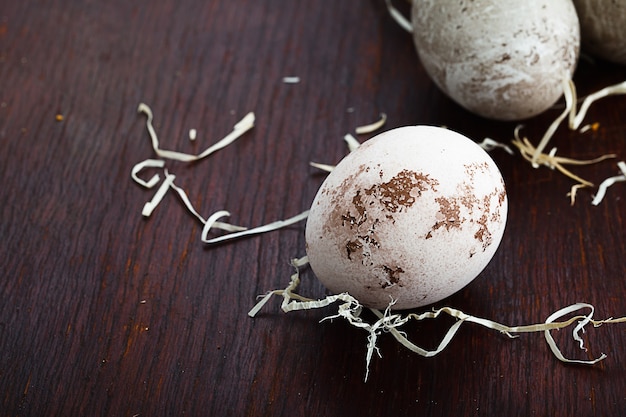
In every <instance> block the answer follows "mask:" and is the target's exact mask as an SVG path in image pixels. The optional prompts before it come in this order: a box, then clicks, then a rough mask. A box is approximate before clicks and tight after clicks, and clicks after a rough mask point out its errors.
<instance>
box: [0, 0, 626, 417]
mask: <svg viewBox="0 0 626 417" xmlns="http://www.w3.org/2000/svg"><path fill="white" fill-rule="evenodd" d="M400 6H402V5H400ZM403 10H404V11H406V8H403ZM294 76H297V77H299V79H300V82H299V83H286V82H284V80H283V77H294ZM624 79H626V70H625V68H624V67H620V66H617V65H611V64H607V63H603V62H599V61H598V62H595V63H591V62H588V61H581V64H580V66H579V69H578V71H577V74H576V76H575V81H576V83H577V85H578V88H579V93H580V94H581V95H585V94H588V93H590V92H593V91H595V90H597V89H599V88H601V87H604V86H607V85H610V84H613V83H617V82H620V81H623V80H624ZM0 83H1V84H0V144H1V153H0V155H1V156H0V175H1V178H2V186H1V187H0V201H2V206H1V210H2V212H1V219H2V220H1V221H0V235H1V236H2V241H3V243H2V245H1V246H0V259H1V262H2V274H1V276H0V297H1V298H0V414H1V415H6V416H35V415H47V416H54V415H64V416H94V415H106V416H155V415H167V416H182V415H197V416H244V415H249V416H281V415H284V416H347V415H353V416H366V415H371V416H381V415H414V416H415V415H419V416H452V415H459V416H460V415H494V416H514V415H538V416H542V415H552V416H572V415H578V416H591V415H602V416H609V415H615V416H617V415H624V412H625V411H626V375H625V373H624V368H625V367H626V350H625V349H624V346H626V327H625V326H626V325H624V324H610V325H604V326H602V327H599V328H597V329H594V328H593V327H590V328H588V329H587V332H586V333H585V341H586V346H588V347H589V350H588V351H586V352H585V351H581V350H580V349H579V348H578V346H577V345H576V344H575V343H574V342H573V340H572V339H571V329H567V330H562V331H558V332H553V334H554V337H555V338H556V339H557V341H558V342H559V345H560V346H561V348H562V350H563V352H564V353H565V354H566V355H568V356H570V357H575V358H579V359H591V358H593V357H597V356H599V355H600V354H601V353H606V354H607V355H608V357H607V359H605V360H604V361H602V362H600V363H598V364H596V365H594V366H582V365H568V364H564V363H561V362H560V361H558V360H557V359H556V358H555V357H554V356H553V355H552V353H551V352H550V350H549V348H548V346H547V344H546V342H545V339H544V335H543V334H542V333H533V334H524V335H521V336H520V337H519V338H516V339H509V338H507V337H506V336H504V335H502V334H499V333H497V332H494V331H493V330H489V329H485V328H483V327H480V326H477V325H473V324H466V325H464V326H462V328H461V330H460V331H459V333H458V334H457V336H456V337H455V339H454V340H453V341H452V342H451V343H450V345H449V346H448V347H447V349H446V350H444V351H443V352H442V353H441V354H439V355H438V356H435V357H433V358H422V357H420V356H418V355H416V354H414V353H411V352H409V351H408V350H407V349H406V348H404V347H403V346H401V345H399V344H398V343H397V342H396V341H395V340H394V339H393V337H392V336H391V335H389V334H382V335H381V337H380V340H379V344H378V347H379V348H380V354H381V355H382V357H381V358H379V357H377V356H374V358H373V360H372V364H371V368H370V375H369V379H368V381H367V382H364V376H365V354H366V350H367V333H366V332H364V331H362V330H359V329H356V328H353V327H351V326H349V325H348V324H347V323H346V322H345V321H342V320H335V321H332V322H330V321H325V322H322V323H319V321H320V320H321V319H322V318H324V317H326V316H328V315H331V314H334V313H335V312H336V307H328V308H326V309H320V310H311V311H306V312H294V313H289V314H284V313H282V312H281V311H280V301H279V300H278V299H275V300H271V301H270V302H269V303H268V304H267V305H266V306H265V307H264V308H263V310H262V311H261V312H260V313H259V314H258V315H257V317H256V318H254V319H252V318H249V317H248V316H247V312H248V311H249V310H250V308H252V307H253V306H254V304H255V303H256V297H257V296H258V295H259V294H263V293H265V292H267V291H268V290H272V289H278V288H284V287H285V286H286V285H287V283H288V281H289V276H290V274H291V272H292V268H291V267H290V265H289V261H290V259H292V258H294V257H298V256H302V255H304V254H305V252H304V233H303V230H304V224H303V223H299V224H297V225H294V226H291V227H289V228H286V229H283V230H280V231H276V232H272V233H268V234H264V235H261V236H256V237H250V238H245V239H241V240H238V241H234V242H229V243H225V244H222V245H214V246H208V245H205V244H203V243H202V242H201V239H200V237H201V232H202V224H201V223H200V222H199V221H198V220H196V219H195V218H194V217H193V216H191V215H190V214H189V213H188V212H187V211H186V210H185V207H184V206H183V204H181V201H180V199H178V198H177V197H176V194H175V193H173V192H169V193H168V194H166V195H165V198H164V199H163V201H162V203H161V204H160V205H159V206H158V207H157V208H156V209H155V211H154V213H153V214H152V216H151V217H150V218H143V217H142V215H141V212H142V208H143V206H144V204H145V203H146V202H147V201H149V200H151V199H152V197H153V195H154V193H155V191H156V189H157V188H158V187H155V188H153V189H145V188H143V187H141V186H139V185H138V184H136V183H135V182H134V181H133V180H132V179H131V175H130V174H131V169H132V167H133V166H134V165H135V164H137V163H138V162H141V161H143V160H145V159H149V158H155V157H156V155H155V154H154V152H153V150H152V147H151V144H150V138H149V135H148V132H147V130H146V125H145V122H146V118H145V116H144V115H141V114H138V113H137V107H138V105H139V103H142V102H143V103H146V104H148V105H149V106H150V107H151V108H152V110H153V112H154V124H155V130H156V131H157V133H158V135H159V138H160V140H161V146H162V147H163V148H166V149H176V150H179V151H182V152H188V153H197V152H200V151H201V150H202V149H204V148H206V147H207V146H209V145H210V144H212V143H214V142H216V141H217V140H218V139H220V138H222V137H223V136H225V135H226V134H227V133H229V132H230V131H231V130H232V128H233V125H234V124H235V123H236V122H237V121H239V120H240V119H241V118H242V117H243V116H244V115H245V114H247V113H248V112H251V111H252V112H254V113H255V115H256V124H255V127H254V128H253V129H252V130H250V131H249V132H247V133H246V134H245V135H243V136H242V137H241V138H239V139H238V140H237V141H236V142H235V143H233V144H232V145H230V146H228V147H227V148H225V149H222V150H220V151H219V152H218V153H216V154H214V155H212V156H210V157H209V158H207V159H205V160H203V161H199V162H196V163H183V162H175V161H173V162H172V161H168V162H167V163H166V167H167V168H168V170H169V172H170V173H172V174H175V175H176V184H177V185H178V186H180V187H182V188H184V190H185V191H186V192H187V194H188V196H189V198H190V200H191V202H192V203H193V205H194V207H196V208H197V210H198V211H199V212H200V213H201V214H202V215H203V216H208V215H209V214H211V213H213V212H216V211H218V210H228V211H230V212H231V214H232V215H231V217H230V219H229V221H230V222H232V223H236V224H240V225H244V226H257V225H262V224H266V223H270V222H272V221H275V220H278V219H284V218H287V217H290V216H293V215H296V214H298V213H300V212H302V211H303V210H305V209H307V208H308V206H309V205H310V204H311V201H312V199H313V196H314V195H315V192H316V190H317V188H318V187H319V185H320V184H321V182H322V181H323V179H324V174H323V173H321V172H320V171H318V170H316V169H314V168H312V167H310V166H309V162H310V161H317V162H322V163H328V164H334V163H336V162H337V161H339V160H340V159H341V158H342V157H343V156H344V155H345V154H346V153H347V148H346V146H345V144H344V142H343V140H342V138H343V136H344V134H346V133H349V132H352V133H354V129H355V127H356V126H359V125H363V124H367V123H370V122H372V121H374V120H377V119H378V117H379V114H380V113H381V112H384V113H386V114H387V115H388V120H387V124H386V125H385V128H391V127H397V126H402V125H410V124H434V125H445V126H448V127H449V128H452V129H454V130H457V131H459V132H462V133H464V134H465V135H467V136H469V137H471V138H473V139H475V140H477V141H480V140H482V139H483V138H484V137H491V138H494V139H496V140H499V141H501V142H504V143H509V142H510V140H511V139H512V137H513V130H514V128H515V126H516V123H514V122H494V121H489V120H485V119H481V118H479V117H477V116H474V115H472V114H469V113H468V112H466V111H465V110H463V109H461V108H460V107H458V106H457V105H455V104H453V103H452V102H451V101H450V100H449V99H447V98H446V97H445V96H444V95H443V94H442V93H440V92H439V91H438V90H437V89H436V87H435V86H434V85H433V83H432V82H431V81H429V79H428V77H427V76H426V74H425V72H424V70H423V68H422V67H421V65H420V63H419V61H418V58H417V56H416V53H415V50H414V48H413V45H412V41H411V38H410V36H409V35H408V34H407V33H406V32H404V31H403V30H402V29H401V28H399V27H398V26H397V25H396V24H395V23H394V21H393V20H392V19H391V18H390V17H389V15H388V13H387V11H386V9H385V6H384V2H383V1H378V0H376V1H374V0H372V1H356V0H352V1H341V2H339V1H338V2H329V1H326V2H323V1H315V2H313V1H310V2H299V1H277V0H262V1H261V0H259V1H253V2H252V1H248V2H245V1H239V0H235V1H211V0H209V1H196V0H163V1H153V2H150V1H142V0H139V1H122V0H109V1H106V2H105V1H95V0H84V1H60V0H47V1H44V0H37V1H30V2H26V1H17V0H12V1H11V0H9V1H5V2H4V3H3V5H2V7H0ZM558 113H559V111H558V110H553V111H548V112H546V113H545V114H543V115H541V116H539V117H536V118H534V119H531V120H527V121H525V122H524V124H525V128H524V130H523V133H524V134H525V135H527V136H528V137H529V138H530V139H531V140H532V141H533V142H534V143H537V142H538V140H539V137H540V135H541V134H542V133H543V131H545V129H546V128H547V126H548V125H549V124H550V123H551V121H552V120H553V119H554V118H555V117H556V115H557V114H558ZM625 113H626V98H625V97H623V96H622V97H611V98H607V99H604V100H602V101H600V102H598V103H596V105H594V106H593V107H592V109H591V110H590V113H589V114H588V121H589V122H599V123H600V125H599V129H597V131H590V132H587V133H584V134H581V133H579V132H574V131H570V130H568V129H567V128H566V127H562V128H560V129H559V130H558V131H557V134H556V136H555V137H554V139H553V142H552V143H551V145H550V147H552V146H556V147H557V148H558V154H559V155H563V156H569V157H572V158H582V159H584V158H593V157H596V156H599V155H602V154H607V153H615V154H617V155H618V159H616V160H610V161H605V162H602V163H598V164H594V165H590V166H583V167H574V168H572V169H573V170H574V171H575V172H576V173H577V174H579V175H581V176H582V177H584V178H586V179H589V180H590V181H592V182H594V183H595V184H596V185H597V184H599V183H600V182H601V181H602V180H604V179H605V178H606V177H609V176H613V175H617V174H618V173H619V171H618V170H617V165H616V162H617V161H619V160H623V159H624V158H626V121H625V119H624V114H625ZM190 129H196V130H197V139H196V140H195V141H193V142H192V141H190V140H189V138H188V136H189V130H190ZM369 136H371V135H366V136H360V137H359V139H361V140H365V139H367V138H368V137H369ZM492 156H493V158H494V159H495V161H496V163H497V164H498V165H499V167H500V168H501V171H502V173H503V176H504V178H505V181H506V184H507V189H508V196H509V204H510V210H509V220H508V225H507V230H506V233H505V236H504V239H503V241H502V243H501V246H500V248H499V251H498V252H497V254H496V256H495V258H494V259H493V261H492V262H491V263H490V264H489V266H488V267H487V268H486V269H485V270H484V272H483V273H482V274H481V275H480V276H479V277H478V278H477V279H476V280H475V281H474V282H473V283H471V284H470V285H469V286H467V287H466V288H465V289H464V290H462V291H461V292H459V293H457V294H455V295H453V296H452V297H449V298H448V299H445V300H443V301H441V302H440V303H438V304H437V305H436V306H435V307H440V306H444V305H445V306H452V307H455V308H458V309H460V310H462V311H465V312H466V313H468V314H472V315H476V316H479V317H484V318H488V319H492V320H497V321H499V322H501V323H504V324H509V325H517V324H530V323H542V322H544V321H545V320H546V317H548V316H549V315H550V314H551V313H552V312H554V311H556V310H558V309H560V308H562V307H565V306H567V305H570V304H572V303H576V302H588V303H591V304H593V305H594V306H595V307H596V313H595V316H594V317H597V318H606V317H609V316H614V317H621V316H624V315H626V297H625V296H626V279H625V278H626V276H625V272H626V267H625V263H624V254H625V253H626V238H625V237H626V236H625V232H624V228H625V226H626V225H625V219H626V209H625V208H624V202H625V201H626V185H625V184H623V183H622V184H616V185H615V186H613V187H612V188H610V189H609V190H608V192H607V195H606V197H605V199H604V201H603V202H602V203H601V204H600V205H598V206H592V205H591V199H592V196H593V195H594V193H595V190H596V189H595V188H594V189H581V190H579V192H578V196H577V200H576V203H575V204H574V205H573V206H571V205H570V199H569V197H567V193H568V192H569V189H570V187H571V186H572V185H573V184H574V182H573V181H572V180H570V179H569V178H566V177H565V176H563V175H561V174H560V173H559V172H557V171H554V170H550V169H548V168H546V167H540V168H539V169H533V168H532V167H531V166H530V164H528V162H526V161H525V160H524V159H523V158H522V157H521V156H520V155H519V154H518V153H516V154H515V155H509V154H507V153H506V152H504V151H503V150H494V151H492ZM157 172H160V170H158V169H153V170H147V171H145V172H143V173H142V174H141V175H142V178H145V179H147V178H149V177H150V176H151V175H152V174H153V173H157ZM300 291H301V292H302V293H303V294H305V295H309V296H313V297H323V296H324V294H325V293H324V289H323V288H322V286H321V284H319V283H318V282H317V281H316V280H315V279H314V277H313V275H312V274H311V272H310V271H308V272H306V271H305V272H304V274H303V283H302V286H301V288H300ZM429 309H430V307H426V308H424V309H423V310H420V311H427V310H429ZM366 317H369V318H371V317H370V316H366ZM452 323H453V320H452V319H445V318H442V319H441V320H438V321H436V322H434V323H432V322H429V323H421V324H417V323H416V324H411V325H409V326H408V327H407V328H406V329H405V330H406V331H407V333H408V334H409V336H410V338H411V340H413V341H415V342H416V343H418V344H420V345H422V346H424V347H427V348H429V349H432V348H434V347H435V346H436V345H437V343H438V342H439V339H440V338H441V336H442V335H443V333H444V329H445V328H447V327H449V326H450V325H451V324H452Z"/></svg>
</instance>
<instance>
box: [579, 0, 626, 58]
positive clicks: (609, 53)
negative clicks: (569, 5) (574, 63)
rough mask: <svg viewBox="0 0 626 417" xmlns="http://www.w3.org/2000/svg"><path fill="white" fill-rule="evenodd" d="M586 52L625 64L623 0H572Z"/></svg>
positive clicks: (625, 11) (625, 10)
mask: <svg viewBox="0 0 626 417" xmlns="http://www.w3.org/2000/svg"><path fill="white" fill-rule="evenodd" d="M574 5H575V6H576V10H577V11H578V18H579V19H580V31H581V41H582V45H583V49H585V50H586V52H588V53H590V54H592V55H595V56H597V57H600V58H603V59H606V60H607V61H611V62H616V63H618V64H626V1H624V0H606V1H599V0H574Z"/></svg>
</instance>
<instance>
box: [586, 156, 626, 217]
mask: <svg viewBox="0 0 626 417" xmlns="http://www.w3.org/2000/svg"><path fill="white" fill-rule="evenodd" d="M617 167H618V168H619V169H620V171H621V172H622V175H616V176H614V177H609V178H607V179H605V180H604V181H602V183H601V184H600V186H599V187H598V192H597V193H596V195H595V197H594V198H593V200H592V201H591V204H593V205H594V206H597V205H598V204H600V202H601V201H602V199H603V198H604V196H605V194H606V190H607V188H609V187H610V186H612V185H614V184H616V183H618V182H626V162H624V161H620V162H618V163H617Z"/></svg>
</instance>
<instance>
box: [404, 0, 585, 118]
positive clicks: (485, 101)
mask: <svg viewBox="0 0 626 417" xmlns="http://www.w3.org/2000/svg"><path fill="white" fill-rule="evenodd" d="M411 19H412V24H413V40H414V41H415V46H416V49H417V52H418V55H419V57H420V60H421V62H422V65H423V66H424V69H425V70H426V72H427V73H428V74H429V76H430V77H431V78H432V80H433V81H434V82H435V84H437V86H439V88H440V89H441V90H442V91H443V92H444V93H446V94H447V95H448V96H449V97H450V98H452V99H453V100H454V101H456V102H457V103H458V104H460V105H461V106H463V107H465V108H466V109H468V110H469V111H471V112H473V113H476V114H478V115H481V116H483V117H487V118H490V119H498V120H521V119H526V118H529V117H532V116H535V115H537V114H539V113H542V112H544V111H545V110H547V109H548V108H550V107H551V106H552V105H553V104H554V103H555V102H556V101H557V100H558V99H559V97H561V95H562V93H563V89H562V83H561V82H562V79H563V78H571V76H572V74H573V73H574V70H575V68H576V64H577V62H578V53H579V48H580V28H579V23H578V16H577V14H576V10H575V8H574V5H573V3H572V0H524V1H519V0H413V7H412V14H411Z"/></svg>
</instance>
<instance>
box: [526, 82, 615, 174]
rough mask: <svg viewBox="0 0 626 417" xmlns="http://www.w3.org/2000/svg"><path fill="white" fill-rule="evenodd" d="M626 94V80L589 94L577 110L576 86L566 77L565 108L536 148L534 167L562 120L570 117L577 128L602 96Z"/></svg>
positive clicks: (570, 125) (564, 84)
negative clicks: (592, 105)
mask: <svg viewBox="0 0 626 417" xmlns="http://www.w3.org/2000/svg"><path fill="white" fill-rule="evenodd" d="M620 94H626V81H624V82H621V83H618V84H615V85H611V86H608V87H605V88H603V89H602V90H599V91H597V92H595V93H593V94H590V95H588V96H587V97H586V98H585V99H584V100H583V102H582V104H581V106H580V109H579V110H578V112H576V105H575V104H576V101H577V98H576V97H577V96H576V86H575V85H574V82H573V81H572V80H571V79H567V78H564V79H563V96H564V98H565V110H563V112H562V113H561V114H560V115H559V116H558V117H557V118H556V119H555V120H554V122H552V124H551V125H550V126H549V127H548V129H547V130H546V132H545V133H544V135H543V137H542V138H541V140H540V141H539V144H538V145H537V147H536V148H535V151H534V153H533V155H532V158H531V163H532V165H533V167H534V168H537V167H539V165H540V163H539V158H540V156H541V154H542V152H543V150H544V149H545V148H546V146H547V145H548V143H549V142H550V139H552V136H554V132H555V131H556V129H557V128H558V127H559V125H560V124H561V122H563V120H565V118H566V117H568V126H569V128H570V129H572V130H577V129H578V128H579V127H580V125H581V123H582V122H583V120H584V118H585V116H586V115H587V111H588V110H589V107H590V106H591V104H593V103H594V102H595V101H597V100H600V99H601V98H604V97H608V96H613V95H620Z"/></svg>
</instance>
